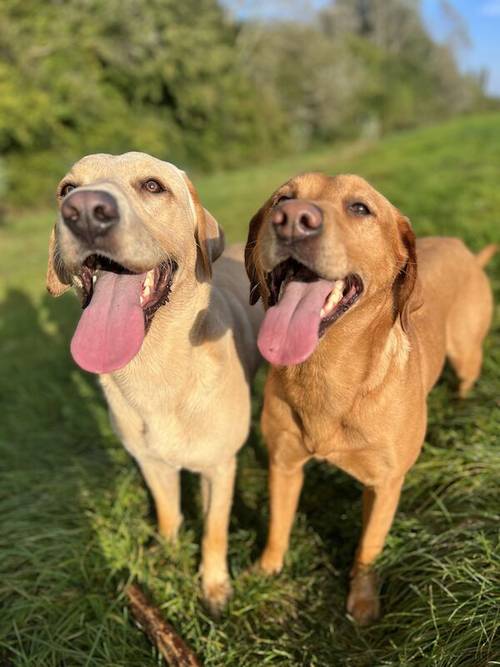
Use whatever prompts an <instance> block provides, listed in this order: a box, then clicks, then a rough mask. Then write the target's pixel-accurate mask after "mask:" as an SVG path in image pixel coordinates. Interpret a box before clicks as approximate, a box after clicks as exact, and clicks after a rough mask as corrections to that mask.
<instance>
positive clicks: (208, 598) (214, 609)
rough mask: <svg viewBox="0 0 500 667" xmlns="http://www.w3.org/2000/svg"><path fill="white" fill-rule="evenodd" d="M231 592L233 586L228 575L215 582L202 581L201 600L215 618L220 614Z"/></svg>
mask: <svg viewBox="0 0 500 667" xmlns="http://www.w3.org/2000/svg"><path fill="white" fill-rule="evenodd" d="M232 594H233V588H232V586H231V582H230V580H229V577H227V579H223V580H221V581H217V582H210V583H209V582H204V583H203V601H204V602H205V605H206V606H207V609H208V611H209V612H210V614H211V615H212V616H213V617H215V618H218V617H219V616H220V615H221V614H222V612H223V611H224V609H225V608H226V605H227V603H228V600H229V599H230V597H231V595H232Z"/></svg>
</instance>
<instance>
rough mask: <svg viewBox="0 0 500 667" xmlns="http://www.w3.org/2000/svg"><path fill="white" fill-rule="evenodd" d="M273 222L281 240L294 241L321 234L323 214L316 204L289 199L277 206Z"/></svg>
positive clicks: (277, 235) (272, 218)
mask: <svg viewBox="0 0 500 667" xmlns="http://www.w3.org/2000/svg"><path fill="white" fill-rule="evenodd" d="M271 224H272V225H273V228H274V231H275V233H276V237H277V238H278V240H279V241H283V242H286V243H292V242H295V241H302V240H304V239H306V238H309V237H311V236H315V235H316V234H319V233H320V232H321V230H322V227H323V214H322V212H321V210H320V209H319V208H318V207H317V206H315V205H314V204H311V203H309V202H307V201H304V200H302V199H288V200H286V201H284V202H283V203H282V204H278V206H277V207H276V208H275V210H274V212H273V215H272V217H271Z"/></svg>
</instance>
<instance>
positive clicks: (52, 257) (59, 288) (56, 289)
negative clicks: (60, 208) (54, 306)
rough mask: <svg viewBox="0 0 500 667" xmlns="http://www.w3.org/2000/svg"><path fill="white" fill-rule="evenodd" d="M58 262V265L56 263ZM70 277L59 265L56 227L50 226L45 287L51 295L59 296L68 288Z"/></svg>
mask: <svg viewBox="0 0 500 667" xmlns="http://www.w3.org/2000/svg"><path fill="white" fill-rule="evenodd" d="M58 262H59V265H58ZM70 282H71V278H70V276H68V275H65V272H64V271H63V270H62V267H61V266H60V260H59V255H58V252H57V241H56V228H55V226H54V227H53V228H52V231H51V232H50V239H49V261H48V264H47V281H46V287H47V291H48V293H49V294H51V295H52V296H61V294H64V292H66V290H68V289H69V288H70Z"/></svg>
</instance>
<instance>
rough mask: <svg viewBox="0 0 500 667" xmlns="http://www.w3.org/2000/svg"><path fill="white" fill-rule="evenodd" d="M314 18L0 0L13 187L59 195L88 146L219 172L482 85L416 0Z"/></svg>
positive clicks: (186, 6)
mask: <svg viewBox="0 0 500 667" xmlns="http://www.w3.org/2000/svg"><path fill="white" fill-rule="evenodd" d="M227 1H228V0H226V3H227ZM310 19H311V17H310V16H300V14H297V15H296V18H295V19H294V20H274V21H263V20H261V21H249V20H246V21H243V22H241V21H240V23H239V24H238V22H237V21H236V20H233V19H231V18H230V17H229V15H228V13H227V12H226V11H225V10H224V9H223V7H222V6H221V4H220V2H219V1H218V0H183V1H182V2H177V1H174V0H147V2H146V0H23V1H21V0H2V2H1V3H0V153H1V154H2V155H3V156H4V157H5V159H6V163H7V177H8V188H7V196H8V198H9V199H10V201H12V202H15V203H30V201H36V200H37V199H38V198H39V197H40V196H46V193H48V192H50V191H52V189H53V186H54V183H55V182H56V180H57V179H58V177H59V176H60V175H61V174H62V173H63V172H64V171H65V169H66V167H67V166H68V164H70V163H71V162H72V161H73V160H75V159H77V158H78V157H80V156H81V155H83V154H85V153H89V152H97V151H103V152H121V151H125V150H130V149H140V150H144V151H147V152H151V153H153V154H155V155H158V156H159V157H165V158H167V159H170V160H172V161H175V162H177V163H179V164H181V165H184V166H186V167H193V166H194V167H198V168H202V169H214V168H218V167H228V166H232V165H235V164H238V163H241V162H243V161H245V162H249V161H253V160H256V159H263V158H265V157H266V156H269V155H271V154H274V153H275V152H276V150H277V149H280V150H283V149H284V150H289V149H296V150H301V149H303V148H305V147H306V146H308V145H309V144H311V143H313V142H320V141H324V140H331V139H334V138H337V137H355V136H359V135H360V134H361V135H362V134H365V135H378V134H380V133H383V132H387V131H390V130H393V129H398V128H405V127H411V126H415V125H418V124H421V123H423V122H426V121H429V120H434V119H438V118H441V117H443V116H447V115H451V114H453V113H457V112H463V111H467V110H469V109H473V108H475V107H477V105H478V102H479V101H480V100H481V98H482V89H481V85H480V83H479V82H478V81H479V80H478V81H476V80H474V79H472V78H471V77H465V76H463V75H461V74H460V73H459V72H458V69H457V66H456V63H455V59H454V57H453V53H452V50H451V49H450V47H449V46H447V45H438V44H436V43H435V42H434V41H433V40H432V39H431V37H430V36H429V34H428V33H427V31H426V29H425V27H424V25H423V23H422V20H421V16H420V11H419V2H418V0H356V1H354V2H353V1H351V0H336V1H335V2H332V4H331V5H330V6H327V8H326V9H324V10H323V11H322V12H321V13H320V14H318V15H317V16H315V17H314V16H313V19H314V20H310Z"/></svg>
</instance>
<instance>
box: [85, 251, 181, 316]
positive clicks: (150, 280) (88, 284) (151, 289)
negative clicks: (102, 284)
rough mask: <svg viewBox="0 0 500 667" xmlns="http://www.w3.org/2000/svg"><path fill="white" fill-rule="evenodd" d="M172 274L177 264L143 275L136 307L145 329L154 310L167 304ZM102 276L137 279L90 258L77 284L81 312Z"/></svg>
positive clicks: (102, 259) (109, 261)
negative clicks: (137, 306)
mask: <svg viewBox="0 0 500 667" xmlns="http://www.w3.org/2000/svg"><path fill="white" fill-rule="evenodd" d="M176 270H177V264H176V263H175V262H162V263H161V264H159V265H158V266H157V267H155V268H154V269H151V270H150V271H148V272H147V273H146V274H145V278H144V282H143V283H142V291H141V294H140V304H141V306H142V309H143V311H144V324H145V326H146V328H148V327H149V325H150V324H151V320H152V319H153V315H154V314H155V313H156V311H157V310H158V308H160V306H164V305H165V304H166V303H167V302H168V300H169V297H170V292H171V290H172V283H173V280H174V275H175V272H176ZM103 272H110V273H114V274H117V275H137V274H136V273H135V272H134V271H130V270H129V269H127V268H126V267H125V266H122V265H121V264H118V262H115V261H114V260H112V259H109V258H108V257H104V256H103V255H97V254H94V255H90V256H89V257H87V259H86V260H85V262H84V263H83V265H82V268H81V271H80V274H79V276H78V278H79V279H80V283H81V285H79V287H80V288H81V290H82V292H83V304H82V305H83V308H86V307H87V306H88V305H89V303H90V302H91V300H92V296H93V294H94V287H95V285H96V282H97V281H98V280H99V279H100V278H101V276H102V274H103Z"/></svg>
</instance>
